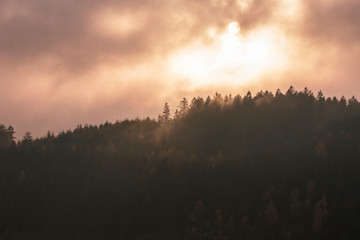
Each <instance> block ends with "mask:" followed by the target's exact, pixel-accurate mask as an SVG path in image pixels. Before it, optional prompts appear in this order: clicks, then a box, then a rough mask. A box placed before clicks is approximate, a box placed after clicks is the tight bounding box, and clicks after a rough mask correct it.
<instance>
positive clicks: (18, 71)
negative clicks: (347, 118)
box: [0, 0, 360, 138]
mask: <svg viewBox="0 0 360 240" xmlns="http://www.w3.org/2000/svg"><path fill="white" fill-rule="evenodd" d="M359 12H360V2H359V1H358V0H317V1H309V0H237V1H235V0H218V1H215V0H203V1H191V0H182V1H180V0H168V1H159V0H151V1H149V0H131V1H130V0H123V1H115V0H103V1H92V0H78V1H70V0H61V1H60V0H57V1H56V0H32V1H27V0H1V1H0V108H1V115H0V123H2V124H5V125H12V126H13V127H14V128H15V131H16V132H17V134H16V136H17V137H18V138H22V136H23V135H24V133H25V131H30V132H31V133H32V134H33V135H34V136H42V135H45V134H46V133H47V131H48V130H50V131H52V132H55V133H57V132H59V131H61V130H67V129H70V128H74V127H76V125H77V124H85V123H90V124H99V123H102V122H105V121H115V120H117V119H119V120H121V119H124V118H135V117H140V118H143V117H147V116H150V117H156V116H157V115H158V114H159V113H160V112H161V110H162V106H163V104H164V103H165V102H169V103H170V107H171V109H172V113H173V112H174V110H175V108H176V106H177V104H178V101H179V100H180V99H181V98H182V97H188V98H192V97H194V96H202V97H206V96H207V95H213V94H214V93H215V92H220V93H223V94H229V93H232V94H237V93H240V94H244V93H245V92H247V91H248V90H251V91H253V92H254V93H256V92H257V91H260V90H271V91H275V90H276V89H277V88H280V89H281V90H283V91H285V90H286V89H287V88H288V87H289V86H290V85H293V86H294V87H295V88H296V89H297V90H302V89H303V88H304V87H305V86H307V87H308V88H310V89H312V90H313V91H318V90H320V89H321V90H323V92H324V94H325V95H326V96H337V97H341V96H342V95H344V96H345V97H347V98H349V97H351V96H353V95H354V96H355V97H356V98H359V96H360V94H359V89H360V81H359V79H358V76H359V73H360V68H359V67H358V63H359V62H360V28H359V26H360V14H359Z"/></svg>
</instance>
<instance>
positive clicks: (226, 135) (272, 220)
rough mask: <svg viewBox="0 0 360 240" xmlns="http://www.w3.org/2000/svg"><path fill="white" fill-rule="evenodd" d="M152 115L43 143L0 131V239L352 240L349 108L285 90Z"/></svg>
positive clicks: (357, 216) (358, 126) (355, 159)
mask: <svg viewBox="0 0 360 240" xmlns="http://www.w3.org/2000/svg"><path fill="white" fill-rule="evenodd" d="M159 112H161V114H160V115H159V117H158V118H157V119H151V118H145V119H139V118H137V119H131V120H122V121H116V122H113V123H111V122H105V123H103V124H101V125H98V126H97V125H87V124H86V125H78V126H77V127H76V128H75V129H74V130H68V131H62V132H60V133H58V134H54V133H52V132H50V131H49V133H48V134H47V136H44V137H40V138H33V137H32V135H31V133H30V132H27V133H26V134H25V136H24V137H23V138H22V139H15V137H14V134H15V131H16V129H14V128H13V127H11V126H5V125H3V124H0V238H2V239H134V240H137V239H139V240H140V239H143V240H146V239H147V240H152V239H169V240H171V239H184V240H197V239H202V240H215V239H216V240H235V239H249V240H253V239H358V236H359V234H360V230H359V229H360V103H359V102H358V101H357V100H356V98H355V97H352V98H350V99H346V98H345V97H342V98H341V99H338V98H336V97H325V96H324V94H323V93H322V92H321V91H320V92H318V93H317V94H314V93H313V92H312V91H311V90H309V89H307V88H305V89H304V90H302V91H297V90H295V89H294V87H292V86H291V87H290V88H289V89H288V90H287V91H286V92H284V93H283V92H281V91H280V90H277V91H276V92H275V93H272V92H270V91H260V92H258V93H256V95H252V93H251V92H248V93H247V94H246V95H244V96H240V95H236V96H232V95H221V94H219V93H215V94H214V95H213V96H209V97H207V98H206V99H204V98H201V97H195V98H193V99H192V100H188V99H186V98H183V99H182V100H181V101H180V102H179V106H178V107H177V108H176V109H174V111H171V110H170V107H169V105H168V104H167V103H166V104H165V105H164V108H163V109H162V110H161V109H159ZM172 112H173V114H172Z"/></svg>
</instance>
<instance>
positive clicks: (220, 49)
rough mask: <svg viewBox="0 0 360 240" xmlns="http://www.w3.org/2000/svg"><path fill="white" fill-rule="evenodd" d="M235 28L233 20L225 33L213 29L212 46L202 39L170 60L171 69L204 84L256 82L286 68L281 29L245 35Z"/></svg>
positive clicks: (269, 29) (283, 39)
mask: <svg viewBox="0 0 360 240" xmlns="http://www.w3.org/2000/svg"><path fill="white" fill-rule="evenodd" d="M234 23H237V22H234ZM237 24H238V23H237ZM230 26H231V27H230ZM235 29H236V30H239V26H237V25H232V23H230V24H229V26H228V28H227V29H226V31H224V32H223V33H220V34H217V33H216V32H212V34H211V35H212V36H213V39H214V43H213V44H212V45H210V46H209V45H204V44H202V42H201V41H198V42H196V43H193V44H190V45H189V46H187V47H185V48H182V49H181V50H179V51H177V52H176V53H175V54H174V55H172V56H171V58H170V60H169V62H170V70H171V72H172V73H174V74H175V75H176V76H182V77H184V78H186V79H189V80H190V82H192V84H193V85H196V86H201V85H207V84H216V83H221V82H223V81H226V82H227V83H230V84H238V83H244V82H249V81H254V80H255V79H256V78H259V77H261V76H265V75H266V74H269V73H270V72H274V71H275V72H276V71H281V70H282V69H283V67H284V65H285V63H286V57H287V56H286V41H285V37H284V36H283V34H282V33H281V32H279V31H278V30H277V29H274V28H271V27H267V28H266V27H265V28H262V29H258V30H255V31H253V32H251V33H248V34H247V35H242V34H240V33H239V32H235V31H234V30H235Z"/></svg>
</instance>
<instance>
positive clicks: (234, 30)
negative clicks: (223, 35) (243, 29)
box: [228, 22, 240, 35]
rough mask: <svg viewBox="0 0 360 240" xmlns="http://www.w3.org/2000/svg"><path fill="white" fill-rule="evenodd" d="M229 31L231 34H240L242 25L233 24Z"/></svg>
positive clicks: (229, 26) (230, 24) (230, 25)
mask: <svg viewBox="0 0 360 240" xmlns="http://www.w3.org/2000/svg"><path fill="white" fill-rule="evenodd" d="M228 31H229V33H231V34H234V35H235V34H238V33H239V32H240V25H239V23H238V22H231V23H229V25H228Z"/></svg>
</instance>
